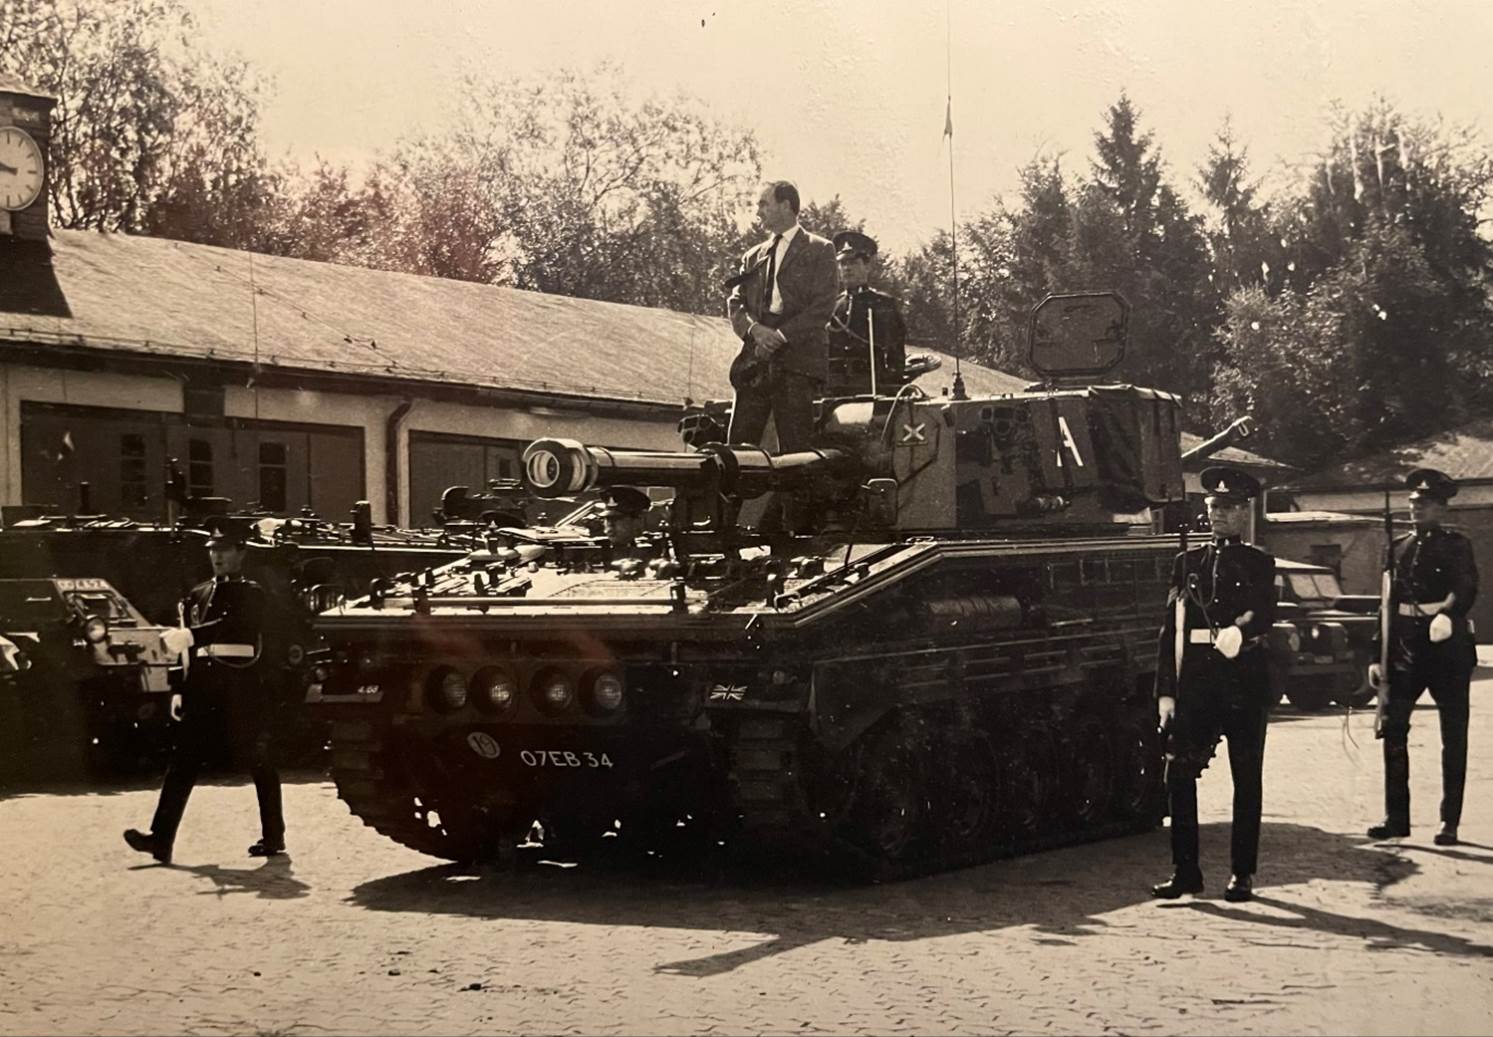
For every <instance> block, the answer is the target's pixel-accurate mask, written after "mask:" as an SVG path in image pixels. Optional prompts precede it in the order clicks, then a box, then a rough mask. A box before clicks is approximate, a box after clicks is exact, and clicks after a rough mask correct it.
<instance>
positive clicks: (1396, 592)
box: [1369, 468, 1477, 846]
mask: <svg viewBox="0 0 1493 1037" xmlns="http://www.w3.org/2000/svg"><path fill="white" fill-rule="evenodd" d="M1405 484H1406V486H1407V487H1408V488H1409V490H1410V518H1411V521H1413V522H1414V523H1415V529H1414V531H1413V532H1410V533H1406V534H1404V535H1403V536H1400V537H1396V538H1395V541H1394V545H1393V554H1392V558H1393V568H1392V573H1393V579H1392V581H1391V583H1390V599H1389V601H1388V602H1386V603H1383V604H1382V605H1381V608H1386V609H1388V610H1389V621H1390V627H1389V681H1388V686H1386V682H1385V680H1384V672H1383V669H1382V667H1381V665H1380V664H1379V663H1377V662H1376V663H1373V664H1372V665H1370V667H1369V683H1370V684H1372V685H1373V686H1374V687H1375V688H1376V689H1377V690H1378V692H1379V707H1378V713H1377V715H1376V716H1375V718H1374V719H1375V723H1374V733H1375V734H1376V735H1377V736H1378V737H1380V738H1382V739H1384V820H1383V821H1381V822H1380V823H1379V824H1377V825H1374V826H1373V827H1372V828H1370V829H1369V836H1370V838H1373V839H1394V838H1400V837H1402V836H1407V835H1409V834H1410V748H1409V740H1410V714H1411V712H1412V711H1413V710H1414V709H1415V703H1416V701H1417V700H1419V698H1420V696H1421V692H1423V691H1425V690H1426V689H1427V688H1429V689H1430V691H1431V698H1432V700H1434V701H1435V703H1436V711H1437V712H1438V713H1439V714H1440V717H1441V829H1440V831H1438V832H1437V833H1436V842H1437V844H1438V845H1441V846H1455V845H1456V844H1457V841H1458V837H1457V826H1458V825H1459V824H1460V823H1461V820H1462V792H1463V788H1464V786H1465V785H1466V783H1467V715H1468V685H1469V683H1470V681H1471V680H1472V670H1473V667H1474V666H1476V665H1477V645H1476V643H1475V641H1474V638H1473V631H1472V621H1471V620H1469V619H1468V618H1467V613H1468V610H1470V609H1471V608H1472V603H1473V602H1474V601H1476V600H1477V562H1476V561H1475V560H1474V558H1473V553H1472V543H1471V541H1469V540H1468V539H1467V538H1466V537H1465V536H1463V535H1462V534H1461V533H1457V532H1455V531H1453V530H1450V529H1443V528H1441V521H1442V519H1443V518H1444V517H1445V515H1446V509H1447V502H1448V501H1450V500H1451V499H1452V497H1454V496H1456V493H1457V484H1456V482H1455V481H1454V480H1453V479H1452V478H1451V477H1450V476H1449V475H1447V474H1446V473H1444V472H1438V471H1437V470H1436V469H1434V468H1417V469H1416V470H1415V471H1413V472H1411V473H1410V474H1409V475H1408V476H1406V477H1405ZM1375 647H1376V648H1377V647H1380V646H1379V645H1377V644H1376V646H1375Z"/></svg>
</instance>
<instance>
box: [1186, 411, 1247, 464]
mask: <svg viewBox="0 0 1493 1037" xmlns="http://www.w3.org/2000/svg"><path fill="white" fill-rule="evenodd" d="M1254 433H1255V419H1254V418H1252V417H1250V416H1249V415H1248V414H1246V415H1244V417H1242V418H1236V419H1235V420H1234V421H1232V422H1230V424H1229V427H1228V428H1226V429H1224V430H1223V431H1222V432H1220V433H1218V434H1217V435H1216V436H1213V437H1211V438H1209V439H1205V440H1203V442H1201V443H1199V444H1198V445H1197V446H1195V447H1193V448H1192V449H1191V450H1187V451H1184V452H1183V454H1182V464H1183V465H1191V464H1196V463H1197V462H1199V461H1204V460H1206V459H1208V458H1210V457H1212V456H1213V455H1214V454H1216V453H1218V452H1219V451H1220V450H1227V449H1228V448H1229V447H1231V446H1234V445H1235V444H1237V443H1240V442H1242V441H1243V440H1246V439H1248V438H1249V437H1250V436H1252V435H1254Z"/></svg>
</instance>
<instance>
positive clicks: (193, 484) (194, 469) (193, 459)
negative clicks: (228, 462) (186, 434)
mask: <svg viewBox="0 0 1493 1037" xmlns="http://www.w3.org/2000/svg"><path fill="white" fill-rule="evenodd" d="M187 492H188V493H190V494H191V495H192V496H193V497H211V496H212V495H213V445H212V444H211V443H209V442H208V441H207V440H205V439H189V440H187Z"/></svg>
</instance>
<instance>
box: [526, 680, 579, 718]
mask: <svg viewBox="0 0 1493 1037" xmlns="http://www.w3.org/2000/svg"><path fill="white" fill-rule="evenodd" d="M534 698H535V700H536V702H537V704H538V706H539V708H540V709H542V710H544V711H545V712H546V713H561V712H564V711H565V710H566V709H568V708H570V704H571V703H572V702H574V701H575V685H574V684H573V683H572V682H571V680H570V678H569V677H567V676H565V674H563V673H561V672H560V671H559V670H546V671H545V672H544V673H541V674H540V675H539V679H538V680H536V681H535V682H534Z"/></svg>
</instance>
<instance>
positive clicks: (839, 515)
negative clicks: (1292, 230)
mask: <svg viewBox="0 0 1493 1037" xmlns="http://www.w3.org/2000/svg"><path fill="white" fill-rule="evenodd" d="M1127 317H1128V310H1127V308H1126V307H1125V305H1124V303H1123V300H1121V299H1120V298H1119V297H1118V296H1115V295H1111V294H1100V295H1083V296H1057V297H1053V298H1050V299H1048V300H1047V301H1045V302H1044V303H1043V305H1042V306H1041V307H1039V308H1038V309H1037V311H1036V312H1035V314H1034V316H1033V319H1032V324H1031V342H1032V354H1031V355H1032V362H1033V366H1034V367H1035V368H1036V369H1037V370H1038V371H1040V372H1042V373H1043V375H1044V377H1045V378H1046V381H1045V382H1044V383H1042V384H1040V385H1036V386H1033V387H1032V388H1031V389H1030V390H1029V391H1027V392H1023V393H1017V394H1013V395H1004V396H995V397H989V398H983V399H962V398H949V397H943V398H930V397H927V396H925V395H924V394H923V393H922V392H921V391H920V390H918V389H917V388H915V387H912V386H907V387H903V388H902V389H901V390H899V391H898V393H897V394H896V396H895V397H869V396H863V397H853V398H841V399H827V400H823V401H821V402H820V403H819V404H818V408H817V410H818V417H817V437H816V442H815V447H814V449H811V450H806V451H803V452H800V453H787V454H773V453H769V452H768V451H766V450H763V449H759V448H757V447H752V446H740V445H729V446H728V445H724V444H721V443H718V442H717V443H702V442H700V438H701V437H700V436H699V435H698V433H699V431H700V428H701V423H700V422H698V421H692V422H690V423H689V424H688V428H689V430H690V432H691V438H692V439H693V440H694V442H695V449H692V450H687V451H680V452H677V453H672V452H650V451H624V450H608V449H605V448H601V447H595V446H585V445H582V444H580V443H577V442H574V441H568V440H556V439H549V440H539V441H537V442H534V443H532V444H531V445H530V446H529V447H528V449H527V451H526V452H525V455H524V465H525V475H526V480H527V482H528V484H529V486H530V487H531V488H532V489H533V490H534V492H536V493H538V494H539V495H541V496H548V497H558V496H562V495H573V494H576V493H581V492H585V491H588V490H594V489H598V488H606V487H615V486H622V485H625V486H630V487H635V488H638V487H653V488H668V489H670V490H672V491H673V493H674V497H673V502H672V505H671V507H670V510H669V516H668V528H667V529H666V530H664V531H663V532H661V533H658V534H644V535H642V536H640V537H637V538H635V539H628V540H626V541H625V542H622V543H613V542H612V540H611V539H609V538H607V537H598V536H593V535H590V534H589V533H588V532H586V531H584V530H580V529H577V528H575V527H566V528H559V529H537V530H518V529H509V530H503V531H501V532H498V533H495V534H493V535H492V536H490V537H489V539H488V541H487V543H486V544H485V546H484V547H483V548H482V549H481V550H478V551H476V552H474V553H473V554H471V555H470V556H469V557H467V558H465V559H463V560H461V561H459V562H455V563H452V564H450V565H447V566H444V567H440V568H436V569H432V570H430V571H428V572H425V573H422V574H420V575H419V576H418V578H416V579H413V580H408V581H400V582H397V583H394V584H392V585H388V586H381V587H379V588H376V590H375V592H374V593H372V594H370V595H368V596H366V597H362V598H359V599H356V600H351V601H348V602H346V603H345V604H343V605H340V606H339V607H336V608H333V609H331V610H328V611H326V612H324V613H322V614H321V615H320V616H319V617H318V618H317V620H316V626H317V629H318V630H319V631H320V632H321V633H322V634H323V635H324V637H325V639H326V640H327V642H328V643H329V644H330V645H331V648H332V653H333V658H332V661H331V662H330V663H329V665H328V667H327V669H326V671H325V673H324V677H325V679H324V680H320V681H318V683H317V684H316V685H315V686H314V687H313V688H312V695H311V700H312V701H314V702H315V703H316V705H317V708H318V709H319V710H320V711H322V712H323V715H325V716H327V717H328V718H329V719H330V720H331V722H332V728H331V730H332V747H333V776H334V778H335V780H336V784H337V789H338V793H339V795H340V796H341V797H342V798H343V799H344V800H345V801H346V802H347V804H348V806H349V807H350V809H351V810H352V812H353V813H354V814H356V815H357V816H358V817H360V818H361V819H362V820H363V821H364V822H365V823H366V824H367V825H370V826H371V827H373V828H374V829H376V830H377V831H378V832H380V833H382V834H383V835H385V836H387V837H389V838H391V839H394V840H396V841H398V842H400V843H402V844H404V845H406V846H409V847H412V848H414V849H416V850H420V851H423V852H425V853H428V854H431V855H434V856H437V857H444V858H448V859H452V860H473V859H480V858H483V857H487V856H492V855H494V854H496V853H499V852H501V851H503V849H504V848H505V847H507V846H511V845H512V843H513V841H514V838H515V837H516V836H517V835H520V834H522V833H523V832H524V831H525V829H527V828H528V827H529V825H530V822H531V821H532V820H533V819H536V818H537V819H539V820H540V821H541V823H542V824H543V826H544V829H545V831H546V832H549V833H554V832H559V833H562V834H565V835H568V836H570V837H571V838H572V839H573V840H574V841H575V842H576V843H580V844H584V843H585V842H586V841H588V840H590V839H600V838H603V837H604V836H605V834H606V833H608V832H611V833H613V834H616V833H618V832H619V831H620V834H621V836H622V837H623V839H624V840H625V839H627V838H629V837H632V838H636V839H640V840H649V839H653V838H658V837H661V836H663V835H664V834H665V833H668V832H670V831H673V830H675V829H676V828H677V827H678V826H679V825H680V823H681V822H682V821H685V820H686V819H687V824H688V825H689V826H691V827H694V828H695V829H697V830H699V831H700V832H701V833H702V834H704V835H706V836H708V837H709V839H710V840H711V843H712V844H714V843H715V842H717V841H721V842H724V843H726V845H727V846H728V848H734V847H743V846H746V847H751V848H761V847H774V848H778V849H780V850H784V851H788V852H791V853H793V854H794V855H795V856H797V857H798V858H799V859H810V860H821V859H822V860H824V861H826V862H829V863H831V864H834V865H841V866H845V867H847V868H849V869H850V870H852V871H854V872H855V873H858V874H861V875H871V876H878V877H888V876H900V875H907V874H912V873H918V872H923V871H928V870H934V869H938V868H944V867H950V866H957V865H962V864H967V863H972V862H975V861H980V860H984V859H988V858H991V857H994V856H997V855H1001V854H1010V853H1018V852H1023V851H1027V850H1032V849H1036V848H1039V847H1045V846H1052V845H1057V844H1060V843H1065V842H1071V841H1075V840H1083V839H1092V838H1098V837H1103V836H1111V835H1118V834H1121V833H1125V832H1134V831H1138V830H1142V829H1146V828H1149V827H1152V826H1154V825H1155V824H1157V823H1158V821H1159V819H1160V817H1161V815H1162V796H1161V794H1160V773H1161V756H1160V749H1159V745H1158V743H1157V740H1156V733H1155V728H1156V717H1155V707H1154V705H1153V703H1152V697H1151V696H1152V691H1151V689H1152V682H1153V676H1154V667H1155V665H1156V632H1157V629H1158V628H1159V626H1160V620H1161V613H1162V608H1163V605H1164V601H1165V596H1166V580H1167V578H1168V575H1169V572H1170V564H1171V560H1172V557H1173V556H1174V555H1175V553H1176V552H1177V550H1178V539H1177V537H1175V536H1162V535H1155V534H1153V533H1152V526H1151V518H1150V514H1151V513H1150V509H1151V508H1152V507H1153V506H1155V505H1158V504H1161V503H1164V502H1166V501H1170V500H1174V499H1178V498H1180V496H1181V494H1182V492H1183V486H1182V471H1181V464H1180V460H1179V423H1178V403H1177V400H1176V399H1175V398H1174V397H1172V396H1170V395H1168V394H1165V393H1161V392H1156V391H1152V390H1148V389H1143V388H1136V387H1133V386H1127V385H1093V384H1087V382H1088V381H1091V380H1093V379H1094V378H1096V377H1098V376H1102V375H1103V374H1104V373H1105V372H1106V371H1108V370H1109V369H1111V368H1112V367H1113V365H1114V364H1116V363H1118V361H1119V360H1120V359H1121V357H1122V355H1123V349H1124V340H1125V339H1124V336H1125V327H1126V323H1127ZM619 823H620V829H619V828H618V824H619Z"/></svg>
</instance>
